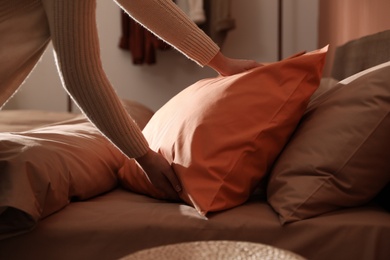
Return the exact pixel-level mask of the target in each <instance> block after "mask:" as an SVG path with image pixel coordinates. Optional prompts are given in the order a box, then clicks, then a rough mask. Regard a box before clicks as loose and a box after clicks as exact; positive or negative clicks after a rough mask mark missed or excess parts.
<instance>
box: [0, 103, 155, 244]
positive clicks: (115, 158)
mask: <svg viewBox="0 0 390 260" xmlns="http://www.w3.org/2000/svg"><path fill="white" fill-rule="evenodd" d="M123 102H124V104H125V107H126V109H127V112H128V113H129V114H130V115H131V116H132V117H133V119H134V120H135V122H136V123H137V124H138V125H139V126H140V127H141V128H142V127H143V126H144V125H145V124H146V122H147V121H148V120H149V119H150V117H151V116H152V114H153V112H152V111H151V110H150V109H148V108H147V107H145V106H144V105H141V104H139V103H137V102H134V101H129V100H123ZM7 114H9V113H7ZM11 114H12V115H14V116H18V114H19V116H21V115H22V116H23V115H24V114H27V115H29V116H30V117H31V116H34V118H33V119H35V120H30V121H29V124H30V125H32V126H33V127H35V128H34V129H28V130H26V131H23V132H11V133H0V230H1V233H0V239H2V238H5V237H9V236H13V235H16V234H19V233H23V232H26V231H28V230H30V229H32V228H34V226H35V225H36V224H37V222H38V221H39V220H40V219H42V218H44V217H46V216H48V215H50V214H52V213H54V212H56V211H58V210H61V209H62V208H63V207H65V206H66V205H68V204H69V202H70V201H71V200H72V199H80V200H84V199H88V198H91V197H93V196H96V195H99V194H101V193H103V192H107V191H109V190H111V189H113V188H114V187H116V185H117V171H118V169H119V168H120V167H122V165H123V161H125V160H127V159H126V157H125V156H124V155H123V154H122V153H121V152H120V151H119V150H118V149H116V148H115V147H114V146H113V145H112V144H111V143H110V142H109V141H108V140H107V139H106V138H105V137H104V136H102V135H101V134H100V132H99V131H98V130H97V129H96V127H94V126H93V125H92V124H91V123H90V122H89V121H88V120H87V119H86V118H85V117H84V116H83V115H78V116H72V117H74V118H72V119H69V120H65V121H61V122H57V123H53V124H50V125H45V126H42V125H41V126H37V125H36V124H35V123H36V122H37V121H38V122H44V121H45V119H47V117H48V115H50V116H51V117H50V118H51V119H53V117H54V116H55V113H54V112H50V113H48V112H43V111H42V112H39V111H36V112H34V113H30V112H29V111H26V112H20V111H14V112H13V113H11ZM58 115H60V114H58ZM70 116H71V115H70ZM62 118H63V116H62ZM24 119H25V118H24ZM38 119H39V120H38ZM11 121H12V122H11V124H12V125H11V126H9V130H12V128H13V127H15V126H16V127H17V129H20V127H19V124H18V121H17V120H16V119H13V120H11ZM23 122H24V123H26V121H25V120H24V121H20V122H19V123H23ZM2 123H3V124H6V122H5V121H3V122H2ZM27 126H28V125H26V126H25V127H27ZM5 128H6V127H5Z"/></svg>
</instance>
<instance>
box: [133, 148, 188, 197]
mask: <svg viewBox="0 0 390 260" xmlns="http://www.w3.org/2000/svg"><path fill="white" fill-rule="evenodd" d="M136 161H137V162H138V163H139V164H140V165H141V167H142V169H143V170H144V172H145V174H146V176H147V177H148V179H149V181H150V182H151V183H152V184H153V186H154V187H156V188H157V189H158V190H159V191H160V192H162V193H163V194H164V197H165V198H166V199H170V200H179V195H178V192H180V191H181V185H180V181H179V179H178V178H177V177H176V174H175V173H174V171H173V169H172V167H171V165H170V164H169V163H168V161H167V160H166V159H165V158H164V157H163V156H162V155H160V154H159V153H156V152H154V151H152V150H150V149H149V151H148V152H147V153H146V154H145V155H143V156H141V157H139V158H136Z"/></svg>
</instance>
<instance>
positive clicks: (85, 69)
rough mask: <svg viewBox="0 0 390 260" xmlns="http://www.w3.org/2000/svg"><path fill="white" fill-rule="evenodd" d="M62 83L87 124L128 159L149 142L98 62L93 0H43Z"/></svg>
mask: <svg viewBox="0 0 390 260" xmlns="http://www.w3.org/2000/svg"><path fill="white" fill-rule="evenodd" d="M42 3H43V4H44V7H45V10H46V14H47V18H48V22H49V26H50V33H51V37H52V42H53V46H54V50H55V58H56V63H57V67H58V70H59V72H60V76H61V80H62V83H63V85H64V87H65V88H66V90H67V91H68V93H69V94H70V95H71V96H72V98H73V100H74V101H75V102H76V104H77V105H78V106H79V107H80V109H81V110H82V111H83V112H84V114H85V115H86V116H87V117H88V118H89V119H90V121H91V122H92V123H93V124H94V125H95V126H96V127H97V128H98V129H99V130H100V131H101V132H102V134H103V135H105V136H106V137H107V138H108V139H109V140H110V141H111V142H112V143H113V144H114V145H115V146H117V147H118V148H119V149H120V150H121V151H122V152H123V153H124V154H125V155H126V156H127V157H129V158H136V157H140V156H142V155H144V154H145V153H146V152H147V150H148V143H147V141H146V139H145V137H144V136H143V134H142V132H141V130H140V129H139V128H138V126H137V125H136V123H135V122H134V121H133V120H132V118H131V117H130V116H129V115H128V113H127V112H126V110H125V109H124V107H123V106H122V103H121V101H120V99H119V98H118V96H117V94H116V93H115V91H114V88H113V87H112V86H111V84H110V82H109V81H108V79H107V77H106V75H105V73H104V71H103V67H102V63H101V60H100V50H99V41H98V35H97V27H96V17H95V16H96V0H82V1H80V0H42Z"/></svg>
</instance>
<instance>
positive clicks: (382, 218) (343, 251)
mask: <svg viewBox="0 0 390 260" xmlns="http://www.w3.org/2000/svg"><path fill="white" fill-rule="evenodd" d="M196 240H239V241H253V242H260V243H265V244H270V245H274V246H277V247H280V248H283V249H287V250H291V251H293V252H296V253H298V254H301V255H302V256H304V257H307V258H309V259H387V258H388V256H389V255H390V248H389V247H388V244H387V243H388V241H390V214H389V213H388V212H385V211H384V210H383V209H381V208H379V207H377V206H374V205H368V206H364V207H359V208H351V209H345V210H339V211H335V212H333V213H329V214H326V215H323V216H319V217H316V218H313V219H308V220H304V221H299V222H295V223H292V224H289V225H285V226H283V227H282V226H281V225H280V222H279V220H278V218H277V215H276V214H275V213H274V212H273V210H272V209H271V207H270V206H269V205H268V204H267V203H266V202H264V201H260V200H253V201H249V202H248V203H246V204H244V205H243V206H240V207H237V208H234V209H231V210H228V211H225V212H221V213H217V214H213V215H210V217H209V219H208V220H206V219H203V218H202V217H201V216H200V215H199V214H198V213H197V212H196V210H195V209H194V208H192V207H189V206H186V205H183V204H176V203H167V202H163V201H158V200H155V199H151V198H148V197H145V196H142V195H137V194H134V193H131V192H128V191H125V190H122V189H119V188H118V189H116V190H114V191H111V192H109V193H107V194H105V195H102V196H99V197H96V198H94V199H90V200H88V201H84V202H73V203H71V204H70V205H69V206H67V207H66V208H64V209H63V210H61V211H60V212H58V213H55V214H54V215H51V216H50V217H48V218H46V219H44V220H43V221H41V223H40V224H39V225H38V226H37V228H36V229H34V230H33V231H31V232H29V233H27V234H24V235H20V236H17V237H13V238H10V239H7V240H3V241H0V259H31V256H33V258H34V259H74V260H75V259H117V258H119V257H122V256H125V255H127V254H129V253H132V252H135V251H137V250H140V249H145V248H149V247H154V246H158V245H165V244H172V243H178V242H185V241H196Z"/></svg>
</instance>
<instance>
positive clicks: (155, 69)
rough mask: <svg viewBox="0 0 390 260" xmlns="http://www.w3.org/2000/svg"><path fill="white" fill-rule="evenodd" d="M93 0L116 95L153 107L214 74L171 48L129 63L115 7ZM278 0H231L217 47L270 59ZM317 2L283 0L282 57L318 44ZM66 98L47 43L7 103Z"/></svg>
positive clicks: (42, 105) (58, 105) (55, 103)
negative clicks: (153, 59) (229, 22)
mask: <svg viewBox="0 0 390 260" xmlns="http://www.w3.org/2000/svg"><path fill="white" fill-rule="evenodd" d="M97 1H98V9H97V15H98V28H99V33H100V40H101V55H102V60H103V66H104V68H105V70H106V73H107V75H108V77H109V79H110V81H111V82H112V84H113V86H114V87H115V89H116V90H117V93H118V94H119V95H120V96H121V97H123V98H128V99H133V100H137V101H139V102H142V103H144V104H146V105H147V106H149V107H151V108H152V109H154V110H157V109H158V108H159V107H160V106H162V105H163V104H164V103H165V102H166V101H168V100H169V99H170V98H171V97H172V96H173V95H175V94H176V93H178V92H179V91H180V90H182V89H183V88H184V87H186V86H188V85H189V84H192V83H193V82H195V81H197V80H199V79H201V78H204V77H211V76H215V75H216V74H215V72H214V71H212V70H211V69H209V68H200V67H198V66H197V65H196V64H195V63H193V62H192V61H190V60H188V59H186V58H185V57H184V56H182V55H181V54H180V53H178V52H177V51H175V50H169V51H164V52H158V56H157V64H155V65H152V66H149V65H144V66H135V65H133V64H132V61H131V56H130V54H129V53H128V52H125V51H123V50H120V49H119V48H118V47H117V45H118V39H119V36H120V25H119V24H120V16H119V9H118V7H117V6H116V5H115V3H114V2H113V1H107V0H97ZM277 2H278V1H275V0H232V16H233V17H234V18H235V19H236V29H235V30H234V31H231V32H230V33H229V35H228V38H227V39H226V42H225V45H224V46H223V49H222V51H223V52H224V53H225V54H226V55H228V56H230V57H235V58H247V59H255V60H258V61H275V60H276V59H277ZM317 6H318V0H288V1H285V4H284V27H285V30H284V37H283V38H284V48H283V56H284V57H286V56H289V55H291V54H293V53H295V52H298V51H301V50H312V49H315V48H317V20H318V12H317V9H318V8H317ZM38 93H39V94H38ZM66 104H67V102H66V95H65V92H64V90H63V89H62V87H61V83H60V80H59V78H58V75H57V73H56V68H55V64H54V61H53V55H52V49H51V46H50V48H49V49H48V50H47V52H46V53H45V54H44V56H43V58H42V60H41V62H40V63H39V64H38V66H37V67H36V69H35V70H34V71H33V73H32V74H31V75H30V77H29V78H28V79H27V80H26V82H25V83H24V85H23V86H22V87H21V88H20V90H19V92H18V93H17V94H16V95H15V96H14V98H13V99H12V100H11V101H10V102H9V103H8V104H7V106H6V107H7V108H9V109H10V108H19V109H44V110H53V111H66V107H67V106H66Z"/></svg>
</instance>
